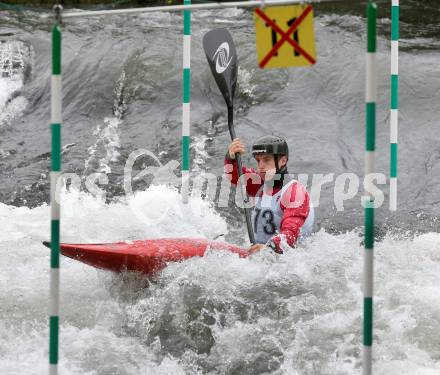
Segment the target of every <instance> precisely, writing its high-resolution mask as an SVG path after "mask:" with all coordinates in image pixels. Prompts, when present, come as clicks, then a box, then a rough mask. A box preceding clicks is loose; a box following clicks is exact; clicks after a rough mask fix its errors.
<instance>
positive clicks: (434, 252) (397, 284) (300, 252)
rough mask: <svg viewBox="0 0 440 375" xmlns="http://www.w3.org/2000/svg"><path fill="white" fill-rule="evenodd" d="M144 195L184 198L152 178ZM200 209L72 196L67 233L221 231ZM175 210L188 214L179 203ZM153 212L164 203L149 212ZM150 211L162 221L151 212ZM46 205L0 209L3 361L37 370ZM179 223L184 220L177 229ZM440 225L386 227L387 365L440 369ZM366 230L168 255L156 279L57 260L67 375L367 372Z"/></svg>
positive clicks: (203, 206) (383, 354)
mask: <svg viewBox="0 0 440 375" xmlns="http://www.w3.org/2000/svg"><path fill="white" fill-rule="evenodd" d="M132 199H134V200H136V203H137V205H142V203H144V204H151V202H159V201H160V200H167V201H172V202H173V204H175V207H176V209H177V211H178V210H181V211H182V212H184V211H185V210H188V206H184V205H182V204H181V203H179V202H180V196H179V194H178V193H177V192H176V191H175V190H174V189H172V188H167V187H165V186H159V187H151V188H150V189H149V190H147V191H146V192H140V193H137V194H136V195H135V196H134V197H133V198H132ZM192 207H193V209H195V210H199V212H201V214H200V216H199V217H196V216H195V215H189V212H187V214H188V215H187V216H186V217H187V219H188V220H183V221H176V220H174V219H173V216H172V215H170V216H167V217H166V218H165V219H164V222H161V223H159V224H158V225H155V226H154V227H152V226H148V225H145V221H142V218H139V217H137V216H136V215H135V214H134V213H133V211H132V209H131V205H130V202H129V201H125V202H124V201H121V202H117V203H116V202H115V203H111V204H106V203H105V202H103V201H102V200H100V199H97V198H94V197H92V196H91V195H87V194H85V193H80V192H75V191H73V192H65V193H64V194H63V220H62V222H61V223H62V224H61V225H62V226H61V232H62V234H63V235H62V240H63V241H66V242H69V241H75V242H90V241H94V242H105V241H119V240H127V239H128V240H129V239H137V238H159V237H175V236H181V235H186V236H189V237H207V238H212V237H214V236H216V235H218V234H221V233H224V232H227V223H226V221H225V220H224V219H222V218H221V217H220V215H219V214H218V213H217V212H216V211H215V210H214V209H213V208H212V207H211V205H210V203H209V202H206V201H204V200H202V199H201V198H193V202H192ZM175 214H176V215H178V213H175ZM150 215H153V216H154V217H155V215H156V214H155V213H151V214H150ZM153 216H152V217H153ZM48 217H49V208H48V206H47V205H43V206H40V207H36V208H33V209H29V208H27V207H11V206H7V205H4V204H1V205H0V226H1V228H2V229H3V230H2V234H1V236H0V254H2V255H1V258H2V259H1V262H0V275H1V276H0V289H1V290H0V315H1V316H2V320H1V323H0V324H1V328H0V330H1V333H2V334H1V335H0V354H1V355H0V368H2V374H16V373H18V372H20V373H26V374H41V373H44V372H45V371H46V370H47V358H48V315H47V311H48V310H47V309H48V285H49V251H48V249H46V248H45V247H44V246H43V245H42V244H41V241H43V240H47V239H48V236H49V220H48ZM177 224H178V225H177ZM439 241H440V234H439V233H426V234H421V235H416V236H410V235H408V237H407V238H405V237H401V238H396V237H393V236H392V235H386V236H385V238H384V239H383V240H382V241H381V242H379V243H377V246H376V252H375V256H376V273H375V329H374V342H375V344H374V352H375V370H376V371H375V373H377V374H387V375H390V374H391V375H393V374H396V375H397V374H399V375H401V374H436V373H438V371H440V363H439V356H440V344H439V341H438V340H437V339H436V334H435V332H437V331H438V330H439V329H440V319H439V312H440V293H439V291H438V284H439V283H440V254H439V253H438V248H436V247H435V246H433V244H435V243H439ZM361 242H362V236H361V234H360V233H359V231H357V230H353V231H351V232H347V233H344V234H339V235H334V234H329V233H326V232H325V230H321V231H320V232H318V233H316V234H315V235H314V236H313V237H312V238H311V239H310V240H309V241H308V242H307V243H306V244H304V245H302V246H300V247H299V248H298V249H296V250H293V251H291V252H289V253H288V254H285V255H283V256H279V255H273V254H269V253H267V254H266V253H264V254H259V255H257V256H254V257H252V258H249V259H240V258H238V256H236V255H233V254H226V253H223V252H222V253H221V254H219V253H209V254H208V255H207V256H205V257H204V258H195V259H191V260H189V261H186V262H183V263H177V264H170V265H169V266H168V267H167V268H166V269H165V270H164V271H163V272H161V273H160V275H159V276H158V277H157V278H156V279H155V280H153V281H148V280H147V279H145V278H143V277H142V276H139V275H138V276H137V275H133V274H131V275H130V274H125V275H122V276H118V275H115V274H112V273H110V272H105V271H98V270H96V269H94V268H92V267H89V266H86V265H83V264H81V263H79V262H76V261H73V260H71V259H68V258H64V257H63V258H62V260H61V331H60V332H61V333H60V353H61V354H60V369H61V373H62V374H147V373H154V374H171V373H172V374H188V373H191V374H205V373H210V374H238V373H240V374H255V373H274V374H318V373H319V374H354V373H359V371H360V358H359V354H360V349H361V326H362V320H361V319H362V316H361V312H362V289H361V272H362V251H363V247H362V244H361Z"/></svg>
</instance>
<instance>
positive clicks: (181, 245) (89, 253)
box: [44, 238, 248, 275]
mask: <svg viewBox="0 0 440 375" xmlns="http://www.w3.org/2000/svg"><path fill="white" fill-rule="evenodd" d="M44 245H45V246H47V247H50V243H48V242H44ZM208 249H209V250H214V251H229V252H232V253H236V254H239V256H240V257H246V256H247V255H248V251H247V250H246V249H244V248H241V247H238V246H236V245H232V244H229V243H226V242H222V241H211V240H207V239H199V238H159V239H152V240H135V241H130V242H116V243H100V244H67V243H61V244H60V252H61V254H63V255H64V256H67V257H69V258H72V259H75V260H78V261H80V262H82V263H85V264H88V265H90V266H93V267H95V268H100V269H104V270H110V271H114V272H122V271H137V272H142V273H145V274H149V275H150V274H153V273H154V272H157V271H159V270H161V269H163V268H164V267H165V266H166V265H167V263H169V262H180V261H183V260H185V259H188V258H192V257H194V256H199V257H202V256H204V255H205V253H206V251H207V250H208Z"/></svg>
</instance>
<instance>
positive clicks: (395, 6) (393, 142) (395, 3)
mask: <svg viewBox="0 0 440 375" xmlns="http://www.w3.org/2000/svg"><path fill="white" fill-rule="evenodd" d="M399 13H400V6H399V0H392V6H391V112H390V210H391V211H396V210H397V133H398V126H399Z"/></svg>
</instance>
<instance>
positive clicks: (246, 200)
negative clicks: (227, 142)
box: [228, 106, 255, 245]
mask: <svg viewBox="0 0 440 375" xmlns="http://www.w3.org/2000/svg"><path fill="white" fill-rule="evenodd" d="M228 128H229V134H230V135H231V140H234V139H235V138H237V137H236V135H235V129H234V107H233V106H228ZM235 160H236V161H237V169H238V182H240V181H241V176H242V175H243V169H242V167H241V155H240V154H239V153H238V152H236V153H235ZM240 188H241V194H242V197H243V202H244V206H245V207H244V215H245V217H246V225H247V230H248V235H249V241H250V242H251V244H252V245H253V244H255V235H254V230H253V228H252V220H251V212H250V209H249V208H248V207H247V206H248V204H249V197H248V195H247V192H246V185H245V184H241V186H240Z"/></svg>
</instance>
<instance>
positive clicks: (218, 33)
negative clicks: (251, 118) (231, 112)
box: [203, 29, 238, 107]
mask: <svg viewBox="0 0 440 375" xmlns="http://www.w3.org/2000/svg"><path fill="white" fill-rule="evenodd" d="M203 49H204V50H205V54H206V58H207V59H208V63H209V66H210V67H211V71H212V74H213V75H214V78H215V81H216V82H217V85H218V87H219V89H220V91H221V93H222V95H223V97H224V98H225V101H226V104H227V106H228V107H232V106H233V101H234V92H235V86H236V84H237V69H238V60H237V51H236V50H235V45H234V41H233V40H232V36H231V34H229V31H228V30H226V29H215V30H211V31H209V32H207V33H206V34H205V36H204V37H203Z"/></svg>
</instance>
